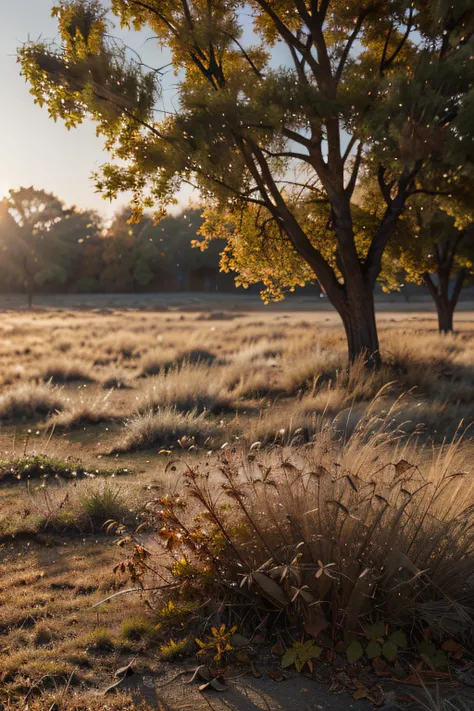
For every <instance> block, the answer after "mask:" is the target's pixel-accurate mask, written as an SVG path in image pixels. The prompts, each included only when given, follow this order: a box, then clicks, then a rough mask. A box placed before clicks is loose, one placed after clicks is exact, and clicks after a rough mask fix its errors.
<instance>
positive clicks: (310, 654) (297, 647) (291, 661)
mask: <svg viewBox="0 0 474 711" xmlns="http://www.w3.org/2000/svg"><path fill="white" fill-rule="evenodd" d="M322 651H323V650H322V648H321V647H318V645H317V644H315V643H314V641H313V640H312V639H310V640H308V641H307V642H302V641H301V642H293V645H292V646H291V647H290V648H289V649H287V650H286V652H285V654H284V655H283V657H282V660H281V666H282V668H283V669H286V667H291V666H293V665H294V666H295V668H296V671H297V672H300V671H302V670H303V669H304V667H305V665H306V666H307V667H308V668H309V670H310V671H313V659H319V657H320V656H321V653H322Z"/></svg>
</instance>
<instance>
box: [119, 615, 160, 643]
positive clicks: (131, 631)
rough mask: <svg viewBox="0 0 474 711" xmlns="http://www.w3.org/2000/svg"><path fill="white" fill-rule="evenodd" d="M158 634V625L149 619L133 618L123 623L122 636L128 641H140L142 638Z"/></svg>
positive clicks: (150, 637)
mask: <svg viewBox="0 0 474 711" xmlns="http://www.w3.org/2000/svg"><path fill="white" fill-rule="evenodd" d="M156 634H157V629H156V625H153V624H152V623H151V622H150V621H149V620H145V619H142V618H133V619H131V620H127V622H124V623H123V625H122V630H121V637H122V639H124V640H125V641H127V642H139V641H140V640H142V639H152V638H153V637H154V636H156Z"/></svg>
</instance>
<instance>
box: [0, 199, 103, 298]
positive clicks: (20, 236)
mask: <svg viewBox="0 0 474 711" xmlns="http://www.w3.org/2000/svg"><path fill="white" fill-rule="evenodd" d="M99 229H100V222H99V219H98V216H97V215H96V214H95V213H94V212H92V211H87V210H85V211H80V210H77V209H76V208H66V207H65V206H64V205H63V203H62V202H61V201H60V200H59V199H58V198H57V197H55V196H54V195H52V194H50V193H47V192H45V191H44V190H36V189H34V188H33V187H30V188H19V189H18V190H11V191H10V194H9V198H8V199H5V200H4V201H3V202H2V215H1V219H0V249H1V252H2V261H1V264H2V272H3V274H2V276H3V283H7V284H10V285H11V286H14V285H15V283H18V282H19V283H20V284H21V285H22V286H23V287H24V290H25V291H26V292H27V294H28V297H29V301H30V303H31V300H32V298H33V294H34V292H35V290H36V288H37V287H38V286H41V285H43V284H46V283H54V282H58V283H60V284H65V283H66V281H67V279H68V276H69V275H70V273H71V271H72V270H73V269H74V267H75V266H76V265H77V263H78V261H79V260H80V257H81V252H82V244H83V243H84V242H85V241H86V240H88V239H89V238H90V237H92V236H95V235H97V233H98V231H99Z"/></svg>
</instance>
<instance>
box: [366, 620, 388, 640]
mask: <svg viewBox="0 0 474 711" xmlns="http://www.w3.org/2000/svg"><path fill="white" fill-rule="evenodd" d="M365 634H366V635H367V637H368V638H369V639H378V638H379V637H385V622H382V621H381V622H376V623H375V624H374V625H369V626H368V627H366V628H365Z"/></svg>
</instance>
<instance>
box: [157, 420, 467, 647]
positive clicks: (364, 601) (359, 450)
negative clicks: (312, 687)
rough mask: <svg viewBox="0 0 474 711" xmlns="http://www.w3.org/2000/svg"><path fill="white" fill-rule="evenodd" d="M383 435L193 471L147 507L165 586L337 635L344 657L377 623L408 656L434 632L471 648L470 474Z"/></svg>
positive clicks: (325, 437)
mask: <svg viewBox="0 0 474 711" xmlns="http://www.w3.org/2000/svg"><path fill="white" fill-rule="evenodd" d="M388 422H389V420H387V419H377V418H376V417H375V416H372V417H370V416H369V417H367V418H366V420H365V421H362V422H361V423H359V425H358V426H357V427H356V429H355V430H354V433H353V435H352V436H351V437H349V438H348V439H346V440H344V439H340V438H338V437H337V436H336V435H335V434H334V430H333V429H332V428H325V429H322V430H321V432H320V433H319V435H318V437H317V439H316V441H315V444H314V445H313V446H312V447H311V448H308V447H306V448H300V449H298V448H294V449H286V450H282V449H281V448H277V449H276V450H274V451H273V453H271V454H268V453H267V454H262V455H261V456H259V455H255V454H253V453H251V454H248V455H247V454H245V453H241V454H239V453H232V452H231V453H227V451H228V450H225V451H224V453H222V454H221V455H220V457H219V461H218V463H217V464H216V467H215V471H214V472H210V471H209V467H208V466H206V465H203V466H200V465H196V467H191V466H189V463H187V464H186V468H185V476H184V480H183V493H182V494H181V495H179V496H177V495H176V496H168V497H163V498H162V499H161V500H160V501H159V502H157V503H156V504H153V503H152V504H149V506H148V509H149V511H150V521H149V524H150V525H153V522H154V525H155V526H156V528H157V531H158V535H159V537H160V539H161V540H162V541H163V544H164V546H165V548H166V550H167V551H168V552H170V553H171V555H172V556H173V557H174V559H175V561H176V562H175V563H174V565H173V566H170V575H171V578H172V579H173V580H174V581H175V582H178V583H181V584H182V585H183V586H185V588H186V590H187V594H190V591H192V590H194V591H195V594H196V595H198V596H199V597H200V599H208V598H210V599H213V600H216V599H217V600H220V601H224V602H226V603H229V607H228V609H229V610H233V611H234V616H233V621H235V622H239V621H240V616H242V617H244V616H245V617H246V619H247V624H249V625H250V627H252V626H253V625H254V624H255V625H257V624H260V623H261V622H262V620H263V618H264V617H265V616H266V615H270V619H272V615H273V620H274V622H275V624H277V623H278V621H279V622H280V624H282V623H283V624H284V626H285V628H288V624H290V625H291V626H292V629H293V633H294V635H295V636H296V637H301V634H302V632H303V631H306V634H308V635H310V636H311V635H312V636H314V637H317V636H318V635H319V633H320V632H321V631H322V630H323V629H331V630H333V631H334V633H335V637H336V640H335V641H337V640H338V639H339V640H345V642H346V643H347V644H348V645H349V644H350V643H352V642H353V641H354V640H356V641H357V640H358V639H359V638H363V639H365V640H366V639H367V635H368V633H367V634H366V633H365V631H364V630H365V629H366V628H367V626H368V625H369V624H370V623H371V622H375V621H377V620H382V621H385V623H386V624H387V625H388V624H390V629H391V630H393V629H394V630H405V632H406V636H407V638H409V639H410V640H411V642H413V643H414V640H416V638H418V640H420V639H422V638H423V632H424V629H425V628H426V627H428V626H429V627H430V628H431V630H432V635H433V640H437V639H438V638H442V637H443V636H445V635H446V634H449V635H450V636H455V637H457V638H458V639H460V640H461V641H462V642H463V644H465V645H467V644H470V643H472V642H473V641H474V640H473V637H472V630H473V629H474V612H473V611H474V585H473V584H472V582H473V580H474V506H473V489H474V481H473V478H472V471H469V469H467V470H465V469H464V467H465V466H466V463H467V462H466V460H465V459H463V456H464V455H463V449H462V447H461V444H459V443H458V444H451V445H445V446H443V447H441V450H440V451H439V453H437V454H436V455H435V457H434V458H433V459H432V461H427V455H426V453H425V452H424V450H423V448H421V447H420V446H419V445H417V444H416V443H415V442H411V441H410V439H408V440H406V439H403V438H402V435H401V433H400V432H399V431H393V432H391V431H390V430H389V429H388ZM210 482H212V483H210ZM196 505H197V506H198V513H197V515H196ZM183 561H184V562H183ZM252 605H253V609H254V613H253V614H254V619H253V620H251V619H250V618H249V614H250V613H249V606H252ZM239 606H241V607H239ZM231 618H232V615H231ZM285 618H286V622H284V619H285ZM226 620H227V618H226ZM228 623H229V624H230V622H228ZM387 629H388V627H387ZM390 639H392V636H391V637H390ZM359 646H361V645H359ZM361 654H362V651H361ZM359 656H360V655H359Z"/></svg>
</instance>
